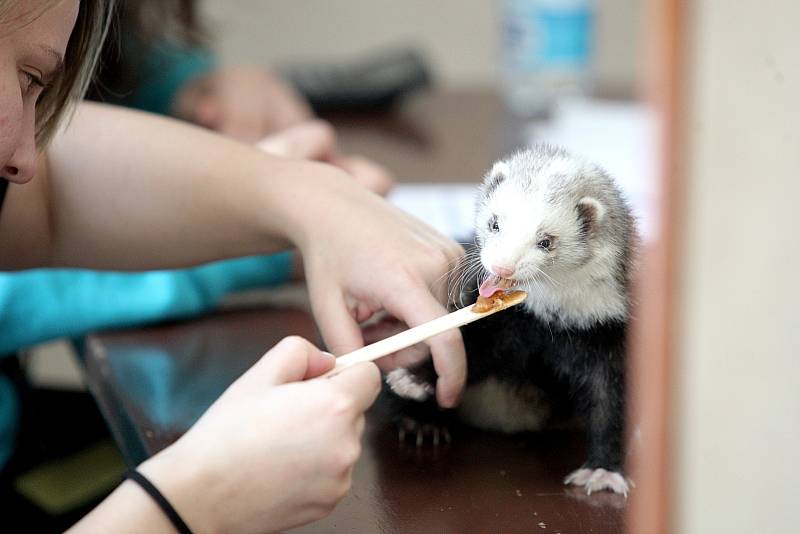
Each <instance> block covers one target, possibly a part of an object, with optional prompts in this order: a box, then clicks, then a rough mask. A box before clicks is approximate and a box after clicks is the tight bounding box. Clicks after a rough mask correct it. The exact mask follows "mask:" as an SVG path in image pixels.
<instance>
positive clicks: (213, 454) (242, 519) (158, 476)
mask: <svg viewBox="0 0 800 534" xmlns="http://www.w3.org/2000/svg"><path fill="white" fill-rule="evenodd" d="M333 364H334V359H333V358H332V357H331V356H330V355H326V354H324V353H322V352H320V351H319V350H318V349H317V348H315V347H314V346H313V345H311V344H310V343H309V342H307V341H305V340H303V339H300V338H296V337H292V338H286V339H284V340H283V341H281V342H280V343H279V344H278V345H276V346H275V347H274V348H273V349H272V350H270V351H269V352H268V353H267V354H266V355H265V356H264V357H263V358H262V359H261V360H260V361H259V362H258V363H256V364H255V365H254V366H253V367H252V368H251V369H250V370H249V371H247V372H246V373H245V374H244V375H242V377H241V378H239V379H238V380H237V381H236V382H235V383H234V384H233V385H231V386H230V387H229V388H228V390H227V391H226V392H225V393H224V394H223V395H222V396H221V397H220V398H219V399H218V400H217V401H216V402H215V403H214V404H213V405H212V406H211V407H210V408H209V409H208V411H207V412H206V413H205V414H204V415H203V416H202V417H201V418H200V420H199V421H197V423H196V424H195V425H194V426H193V427H192V428H191V429H190V430H189V431H188V432H187V433H186V434H185V435H184V436H183V437H181V438H180V439H179V440H178V441H177V442H176V443H174V444H173V445H172V446H170V447H169V448H167V449H165V450H164V451H162V452H161V453H159V454H158V455H156V456H155V457H153V458H152V459H150V460H148V461H147V462H145V463H144V464H142V466H140V468H139V469H140V471H141V472H142V473H143V474H144V475H145V476H147V477H148V478H150V479H151V481H152V482H153V483H154V484H155V485H156V487H158V488H159V489H160V490H161V492H162V493H164V495H165V496H166V497H167V499H168V500H169V501H170V502H171V503H172V504H173V506H175V508H176V509H177V510H178V513H180V514H181V516H182V517H183V519H184V520H185V521H186V522H187V524H188V525H189V527H190V528H192V530H194V531H195V532H201V531H215V532H272V531H275V530H282V529H286V528H290V527H294V526H297V525H300V524H303V523H307V522H309V521H314V520H316V519H320V518H322V517H324V516H325V515H327V514H328V513H330V512H331V510H333V508H334V506H335V505H336V503H337V502H338V501H339V500H340V499H341V498H342V497H343V496H344V495H345V494H346V493H347V491H348V489H349V488H350V484H351V475H352V470H353V465H354V463H355V461H356V459H357V458H358V457H359V454H360V451H361V445H360V438H361V435H362V433H363V429H364V411H365V410H366V409H367V408H368V407H369V406H370V405H371V404H372V403H373V401H374V400H375V397H376V396H377V394H378V392H379V391H380V374H379V372H378V370H377V368H376V367H375V366H374V365H373V364H360V365H357V366H354V367H352V368H348V369H346V370H344V371H342V372H341V373H339V374H337V375H335V376H333V377H331V378H318V379H315V380H310V381H307V382H297V381H299V380H304V379H309V378H311V377H315V376H318V375H320V374H322V373H325V372H326V371H328V370H329V369H330V368H331V367H332V366H333ZM195 529H196V530H195Z"/></svg>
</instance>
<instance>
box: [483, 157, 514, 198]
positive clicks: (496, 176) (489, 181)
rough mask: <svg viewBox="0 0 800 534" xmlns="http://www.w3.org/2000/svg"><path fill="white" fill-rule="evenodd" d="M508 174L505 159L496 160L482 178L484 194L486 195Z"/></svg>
mask: <svg viewBox="0 0 800 534" xmlns="http://www.w3.org/2000/svg"><path fill="white" fill-rule="evenodd" d="M507 176H508V164H507V163H506V162H505V161H498V162H497V163H495V164H494V166H492V169H491V170H490V171H489V172H488V173H487V174H486V177H485V178H484V179H483V189H484V194H486V195H488V194H489V193H491V192H492V191H494V190H495V189H497V186H498V185H500V184H501V183H502V182H503V180H505V179H506V177H507Z"/></svg>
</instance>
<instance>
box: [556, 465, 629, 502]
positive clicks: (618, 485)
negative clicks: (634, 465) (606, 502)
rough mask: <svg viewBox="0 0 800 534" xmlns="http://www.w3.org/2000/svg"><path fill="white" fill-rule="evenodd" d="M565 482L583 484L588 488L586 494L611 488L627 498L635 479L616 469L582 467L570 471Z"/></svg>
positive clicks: (576, 484) (575, 484)
mask: <svg viewBox="0 0 800 534" xmlns="http://www.w3.org/2000/svg"><path fill="white" fill-rule="evenodd" d="M564 484H567V485H574V486H583V487H584V489H586V495H591V494H592V492H595V491H602V490H610V491H613V492H614V493H618V494H620V495H624V496H625V497H626V498H627V497H628V492H629V491H630V487H631V486H632V485H633V481H630V480H628V479H626V478H625V477H624V476H622V474H620V473H617V472H616V471H606V470H605V469H603V468H598V469H589V468H586V467H582V468H580V469H576V470H575V471H573V472H572V473H570V474H569V475H568V476H567V477H566V478H565V479H564Z"/></svg>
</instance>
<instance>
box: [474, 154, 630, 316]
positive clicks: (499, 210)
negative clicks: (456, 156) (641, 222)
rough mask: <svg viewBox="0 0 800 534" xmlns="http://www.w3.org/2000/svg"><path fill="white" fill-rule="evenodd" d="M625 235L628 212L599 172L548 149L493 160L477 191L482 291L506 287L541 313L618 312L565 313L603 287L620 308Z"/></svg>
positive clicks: (596, 313)
mask: <svg viewBox="0 0 800 534" xmlns="http://www.w3.org/2000/svg"><path fill="white" fill-rule="evenodd" d="M631 231H632V219H631V216H630V212H629V210H628V208H627V206H626V205H625V203H624V200H623V199H622V197H621V194H620V192H619V190H618V189H617V187H616V185H615V184H614V183H613V181H612V180H611V178H610V177H609V176H608V175H607V174H606V173H605V172H603V170H601V169H600V168H598V167H597V166H595V165H592V164H590V163H586V162H584V161H581V160H579V159H577V158H575V157H572V156H571V155H569V154H568V153H566V152H565V151H563V150H560V149H556V148H553V147H549V146H536V147H534V148H532V149H530V150H526V151H523V152H519V153H517V154H515V155H513V156H512V157H510V158H508V159H505V160H502V161H498V162H497V163H496V164H495V165H494V166H493V167H492V169H491V170H490V171H489V173H488V174H487V175H486V177H485V179H484V182H483V186H482V189H481V195H480V202H479V205H478V210H477V218H476V232H477V239H478V245H479V246H480V260H481V264H482V265H483V267H484V269H485V270H486V271H487V273H488V274H487V276H488V280H487V282H485V283H484V284H483V286H482V293H490V292H491V291H493V290H494V289H495V287H496V285H500V286H501V287H502V286H505V285H508V284H513V285H514V286H524V287H522V288H523V289H527V290H528V291H529V293H533V295H535V297H536V298H535V299H533V300H538V301H539V302H540V305H541V306H544V307H545V308H547V309H548V310H549V312H547V313H555V314H562V313H563V312H564V311H565V310H566V311H567V312H570V313H572V312H574V313H572V314H573V315H575V313H577V315H580V316H584V315H587V314H588V316H591V317H594V318H600V316H607V315H609V314H611V315H614V314H615V313H617V312H619V311H620V310H619V309H618V308H619V306H616V311H613V310H608V309H605V310H597V309H592V310H577V309H573V308H575V307H576V306H577V307H578V308H580V307H581V305H582V301H583V302H586V301H587V299H588V300H589V301H590V300H591V297H592V295H589V293H591V292H593V291H595V290H596V289H597V288H599V287H600V286H602V285H604V284H605V285H606V286H607V287H606V290H607V291H612V293H615V294H616V295H617V296H621V297H622V303H621V306H622V308H626V307H627V297H626V290H625V286H626V284H627V279H626V265H625V264H626V262H627V261H628V259H627V258H628V248H629V240H630V237H631V235H630V234H631ZM598 299H599V301H608V300H609V298H608V295H606V296H602V297H601V296H598ZM528 300H529V301H530V302H533V300H532V299H531V298H529V299H528ZM612 300H614V299H612ZM617 300H619V299H617ZM587 304H588V302H587ZM590 307H592V306H590ZM601 307H602V306H601ZM612 307H614V306H612ZM594 308H597V306H594ZM567 314H568V315H569V313H567Z"/></svg>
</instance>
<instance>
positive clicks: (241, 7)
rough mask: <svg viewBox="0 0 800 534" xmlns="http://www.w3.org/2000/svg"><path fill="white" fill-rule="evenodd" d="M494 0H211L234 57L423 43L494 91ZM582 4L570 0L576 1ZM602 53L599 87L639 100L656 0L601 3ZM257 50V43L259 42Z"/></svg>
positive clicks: (497, 16) (463, 80) (461, 75)
mask: <svg viewBox="0 0 800 534" xmlns="http://www.w3.org/2000/svg"><path fill="white" fill-rule="evenodd" d="M511 3H513V2H502V1H488V0H444V1H441V2H426V1H425V0H404V1H402V2H394V1H392V0H376V1H372V2H364V1H363V0H340V1H335V2H327V1H325V0H307V1H302V2H282V1H280V0H266V1H260V0H230V1H226V2H215V1H209V0H204V1H202V2H201V5H202V11H203V13H204V14H205V15H207V17H208V20H209V21H210V22H211V23H212V24H211V25H210V26H211V27H212V28H213V29H214V37H215V38H216V44H217V47H216V49H217V50H218V52H219V54H220V55H221V57H222V58H225V59H228V60H232V61H233V60H239V61H242V60H252V61H255V62H260V63H266V64H270V65H281V64H287V63H292V62H296V61H309V60H313V61H318V60H321V61H333V62H339V61H342V60H347V59H353V58H357V57H359V56H362V55H364V54H366V53H369V52H370V51H376V50H380V49H382V48H386V47H390V46H392V45H398V44H400V45H407V44H410V43H411V44H413V46H414V47H416V48H418V49H419V50H420V51H421V52H422V53H423V54H424V55H425V57H426V59H427V60H428V61H429V62H430V64H431V66H432V67H433V72H434V73H435V75H436V79H437V80H438V81H439V83H441V84H442V86H443V87H446V88H464V87H475V86H483V87H486V86H494V85H496V84H497V82H498V79H499V77H500V76H501V68H500V63H499V58H500V53H501V43H502V23H501V20H502V10H503V7H504V4H511ZM569 3H572V4H576V2H567V4H569ZM577 4H587V5H591V4H594V6H595V8H594V14H595V18H594V26H595V32H594V37H593V43H592V49H593V52H594V53H595V59H594V64H593V67H592V68H593V69H594V71H595V73H596V79H597V83H598V85H599V86H600V87H601V88H603V89H604V90H606V91H607V92H609V93H617V94H631V92H632V91H633V90H634V88H635V87H636V85H637V80H638V79H639V73H640V71H641V70H642V69H641V67H642V62H643V61H644V54H643V47H642V46H641V44H642V37H643V36H642V28H643V26H642V24H643V21H644V11H645V7H646V5H647V3H646V2H643V1H640V0H597V1H596V2H589V3H585V2H577ZM255 43H257V44H255Z"/></svg>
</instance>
